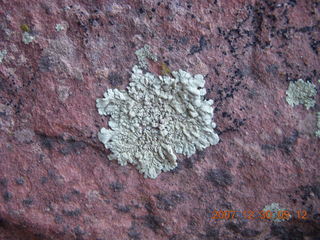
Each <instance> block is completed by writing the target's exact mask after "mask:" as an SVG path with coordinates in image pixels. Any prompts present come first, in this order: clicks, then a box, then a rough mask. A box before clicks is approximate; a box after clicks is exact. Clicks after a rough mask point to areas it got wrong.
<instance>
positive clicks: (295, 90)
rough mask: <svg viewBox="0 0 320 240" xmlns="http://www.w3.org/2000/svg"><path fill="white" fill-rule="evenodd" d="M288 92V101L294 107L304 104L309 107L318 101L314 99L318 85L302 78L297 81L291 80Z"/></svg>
mask: <svg viewBox="0 0 320 240" xmlns="http://www.w3.org/2000/svg"><path fill="white" fill-rule="evenodd" d="M286 94H287V97H286V100H287V103H288V104H289V105H290V106H292V107H294V106H295V105H299V104H303V105H304V106H305V107H306V108H307V109H309V108H310V107H313V106H314V104H315V103H316V101H315V100H314V96H315V95H316V94H317V90H316V86H315V85H314V84H312V83H310V82H305V81H303V80H302V79H299V80H298V81H296V82H290V84H289V88H288V90H287V91H286Z"/></svg>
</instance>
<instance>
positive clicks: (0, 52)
mask: <svg viewBox="0 0 320 240" xmlns="http://www.w3.org/2000/svg"><path fill="white" fill-rule="evenodd" d="M7 53H8V52H7V50H1V51H0V63H2V60H3V59H4V57H5V56H6V55H7Z"/></svg>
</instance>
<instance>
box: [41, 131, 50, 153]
mask: <svg viewBox="0 0 320 240" xmlns="http://www.w3.org/2000/svg"><path fill="white" fill-rule="evenodd" d="M39 136H40V142H41V146H43V147H44V148H46V149H48V150H52V148H53V140H52V138H51V137H48V136H47V135H45V134H39Z"/></svg>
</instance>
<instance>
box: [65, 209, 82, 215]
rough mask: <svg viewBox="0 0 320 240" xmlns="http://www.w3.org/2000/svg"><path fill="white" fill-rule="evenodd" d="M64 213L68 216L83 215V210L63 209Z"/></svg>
mask: <svg viewBox="0 0 320 240" xmlns="http://www.w3.org/2000/svg"><path fill="white" fill-rule="evenodd" d="M62 213H63V215H65V216H68V217H78V216H80V215H81V210H80V209H79V208H78V209H75V210H62Z"/></svg>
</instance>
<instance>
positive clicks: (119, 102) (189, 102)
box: [96, 66, 219, 178]
mask: <svg viewBox="0 0 320 240" xmlns="http://www.w3.org/2000/svg"><path fill="white" fill-rule="evenodd" d="M204 84H205V80H204V78H203V76H202V75H200V74H197V75H195V76H192V75H191V74H190V73H188V72H185V71H182V70H179V71H177V72H175V71H174V72H172V77H171V76H156V75H153V74H151V73H143V71H142V70H141V69H140V68H139V67H138V66H134V67H133V73H132V76H131V82H130V83H129V85H128V87H127V90H126V91H125V90H118V89H108V90H107V92H105V93H104V98H100V99H97V100H96V103H97V108H98V112H99V114H100V115H110V116H111V117H110V120H109V127H110V129H106V128H102V129H101V131H100V133H99V134H98V138H99V140H100V141H101V142H102V143H103V144H104V145H105V147H106V148H108V149H110V150H111V152H112V154H110V155H109V159H110V160H118V163H119V164H120V165H126V164H127V163H131V164H134V165H136V167H137V169H138V170H139V171H140V172H141V173H143V174H144V176H145V177H150V178H156V177H157V176H158V175H159V174H160V173H161V171H164V172H165V171H169V170H172V169H174V168H175V167H176V166H177V156H176V154H184V155H187V156H188V157H189V156H191V155H192V154H194V153H195V152H196V150H203V149H205V148H207V147H208V146H210V145H215V144H217V143H218V141H219V137H218V135H217V134H216V133H215V132H214V128H215V123H214V122H212V118H213V107H212V104H213V101H212V100H205V99H204V95H205V94H206V90H205V89H204Z"/></svg>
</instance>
